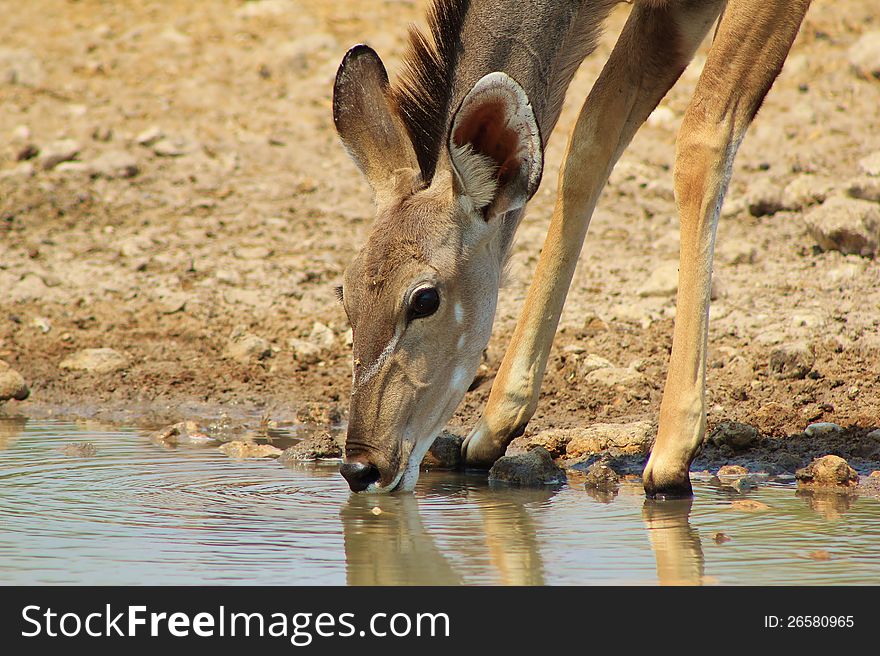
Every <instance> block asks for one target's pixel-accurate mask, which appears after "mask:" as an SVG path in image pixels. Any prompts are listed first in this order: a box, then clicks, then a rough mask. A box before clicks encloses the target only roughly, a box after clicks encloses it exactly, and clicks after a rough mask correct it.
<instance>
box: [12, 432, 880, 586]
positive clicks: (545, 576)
mask: <svg viewBox="0 0 880 656" xmlns="http://www.w3.org/2000/svg"><path fill="white" fill-rule="evenodd" d="M81 442H90V443H91V444H93V445H94V446H95V447H96V448H97V453H96V454H95V455H94V456H92V457H71V456H68V455H64V454H63V453H62V451H61V449H62V448H63V447H64V445H66V444H69V443H81ZM695 487H696V490H695V491H696V498H695V499H694V501H693V503H692V504H691V503H689V502H665V503H654V502H648V501H646V500H645V499H644V498H643V495H642V491H641V487H640V486H638V485H637V484H627V485H624V486H623V487H622V488H621V490H620V493H619V494H618V495H617V496H616V497H615V498H614V499H613V500H612V501H610V502H608V499H601V498H594V497H592V496H590V495H589V494H588V493H587V492H585V491H584V490H583V489H578V487H576V486H566V487H563V488H562V489H559V490H555V491H554V490H541V491H534V490H511V489H501V490H499V489H492V488H490V487H489V486H488V485H487V484H486V482H485V475H483V476H479V475H467V474H454V473H448V472H436V473H429V474H423V477H422V480H420V482H419V486H418V488H417V490H416V493H415V494H414V495H395V496H390V497H386V496H383V497H373V496H364V495H351V494H350V493H349V492H348V490H347V488H346V486H345V484H344V481H343V480H342V479H341V477H340V476H339V475H338V474H337V472H336V466H335V465H334V464H327V465H314V466H302V467H297V468H285V467H282V466H281V465H279V464H278V463H277V462H275V461H273V460H245V461H237V460H232V459H230V458H228V457H227V456H225V455H224V454H222V453H220V452H219V451H217V450H216V449H215V448H194V447H190V448H185V447H181V448H178V449H167V448H163V447H160V446H157V445H155V444H153V443H151V442H150V441H149V440H148V439H147V438H146V437H145V436H144V435H143V434H141V433H139V432H137V431H135V430H126V429H119V428H112V429H109V428H106V427H95V426H87V425H84V426H78V425H75V424H68V423H55V422H44V421H41V422H27V423H26V424H25V423H24V422H23V421H21V420H11V419H6V420H3V419H0V583H2V584H77V583H78V584H145V583H149V584H200V583H203V584H212V583H241V584H346V583H349V584H456V583H468V584H475V583H476V584H499V583H503V584H657V583H662V584H668V583H674V584H701V583H702V584H758V585H765V584H777V583H780V584H874V585H877V584H880V501H878V500H876V499H870V498H859V499H857V500H850V501H849V502H846V501H844V500H842V499H840V498H835V497H830V498H804V497H798V496H796V494H795V492H794V489H793V488H792V487H783V486H777V487H773V486H765V487H762V488H760V489H759V490H757V491H755V492H753V493H750V494H749V495H748V497H747V498H748V499H749V500H754V501H758V502H761V503H764V504H766V505H767V506H769V508H768V509H765V510H758V511H746V510H737V509H734V508H733V507H732V503H731V497H728V496H725V495H723V494H721V493H720V492H718V491H717V490H716V489H715V488H712V487H710V486H709V485H707V484H705V483H703V484H697V485H696V486H695ZM719 533H723V534H724V536H727V537H728V538H729V541H725V538H724V537H721V536H718V537H717V539H716V536H717V534H719Z"/></svg>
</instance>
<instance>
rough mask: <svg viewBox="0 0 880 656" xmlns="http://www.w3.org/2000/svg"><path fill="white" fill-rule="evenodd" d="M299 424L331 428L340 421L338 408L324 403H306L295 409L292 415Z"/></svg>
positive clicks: (340, 416)
mask: <svg viewBox="0 0 880 656" xmlns="http://www.w3.org/2000/svg"><path fill="white" fill-rule="evenodd" d="M294 417H295V418H296V421H297V422H299V423H300V424H320V425H323V426H332V425H335V424H338V423H340V422H341V421H342V413H341V412H340V411H339V408H337V407H335V406H332V405H328V404H326V403H306V404H305V405H302V406H300V407H299V408H297V410H296V413H295V414H294Z"/></svg>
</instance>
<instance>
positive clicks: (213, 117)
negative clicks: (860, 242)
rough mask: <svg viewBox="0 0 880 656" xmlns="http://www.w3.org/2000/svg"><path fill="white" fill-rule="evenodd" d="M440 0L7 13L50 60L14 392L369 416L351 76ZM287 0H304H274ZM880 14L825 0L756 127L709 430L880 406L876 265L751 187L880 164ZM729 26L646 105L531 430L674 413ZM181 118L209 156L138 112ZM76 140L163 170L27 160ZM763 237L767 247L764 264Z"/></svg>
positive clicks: (8, 281)
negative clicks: (261, 347) (809, 352)
mask: <svg viewBox="0 0 880 656" xmlns="http://www.w3.org/2000/svg"><path fill="white" fill-rule="evenodd" d="M425 4H426V3H425V2H424V1H418V2H399V1H391V0H386V1H383V2H374V1H370V2H364V1H360V0H358V1H353V0H347V1H346V2H341V1H337V0H320V1H319V0H314V1H305V0H303V1H301V2H283V1H279V0H271V2H268V3H266V2H263V3H245V2H234V1H223V2H217V1H216V0H211V1H210V2H208V1H207V0H192V1H187V2H180V1H175V2H143V3H124V4H120V3H106V2H98V1H97V0H81V1H79V2H74V1H71V2H63V3H62V2H57V1H50V0H32V1H31V2H27V3H23V4H21V6H20V7H18V8H17V9H16V11H14V12H7V14H8V15H7V16H6V17H5V19H4V21H3V24H2V25H0V43H3V44H4V48H11V49H23V50H26V51H29V52H30V53H31V54H32V55H33V56H35V57H36V58H37V59H38V60H39V63H40V65H41V68H42V73H41V74H37V75H36V76H35V77H34V78H33V79H30V80H28V79H25V80H23V82H24V83H18V84H9V83H5V82H3V83H2V86H0V99H2V103H0V135H3V139H2V140H0V146H2V151H0V358H2V359H4V360H6V361H7V362H9V364H11V365H12V366H13V367H14V368H15V369H17V370H18V371H20V372H21V373H22V374H23V375H24V376H25V378H26V379H27V381H28V382H29V384H30V386H31V389H32V394H31V398H30V400H28V401H26V402H24V403H20V404H16V403H13V402H10V404H9V405H8V406H7V408H6V410H7V412H21V413H24V414H27V415H30V416H46V415H56V416H68V417H70V416H87V417H101V418H104V419H111V420H116V421H127V422H135V423H140V424H158V423H170V422H172V421H177V420H180V419H186V418H189V417H191V416H216V415H218V414H220V413H221V412H226V413H228V414H237V415H240V416H244V417H248V416H249V417H260V416H266V415H268V416H270V417H272V418H274V419H276V420H279V421H283V420H292V419H293V418H294V417H296V416H297V411H298V410H300V411H301V409H302V408H303V407H306V406H307V404H317V405H311V406H308V407H310V408H311V410H310V411H309V412H312V414H314V410H315V409H316V408H317V410H318V412H319V414H320V413H324V414H325V415H333V414H334V413H335V412H336V411H338V412H341V413H342V414H343V416H344V413H345V412H346V407H345V400H346V398H347V393H348V386H349V376H350V360H349V358H350V354H349V348H348V347H347V346H346V344H345V333H346V331H347V328H348V327H347V325H346V320H345V315H344V313H343V311H342V309H341V307H340V306H339V305H338V304H337V303H336V302H335V300H334V294H333V287H334V286H335V285H337V284H339V283H340V281H341V275H342V272H343V270H344V267H345V266H346V264H347V263H348V261H349V260H350V259H351V258H352V256H353V254H354V253H355V250H356V248H357V247H358V245H359V244H360V243H362V242H363V240H364V239H365V236H366V234H367V231H368V230H369V227H370V223H371V219H372V215H373V209H372V206H371V199H370V193H369V190H368V188H367V185H366V184H365V182H364V181H363V180H362V179H361V178H360V176H359V175H358V173H357V171H356V169H355V167H354V165H353V164H352V163H351V162H350V161H349V160H348V159H347V157H346V155H345V153H344V152H343V149H342V147H341V146H340V145H339V143H338V141H337V138H336V135H335V132H334V130H333V125H332V121H331V117H330V98H331V85H332V80H333V76H334V73H335V69H336V66H337V64H338V62H339V60H340V59H341V57H342V55H343V53H344V52H345V50H346V48H347V47H348V46H349V45H351V44H352V43H355V42H358V41H360V40H366V41H367V42H369V43H371V44H372V45H374V47H376V48H377V49H378V50H379V51H380V53H381V54H382V55H383V57H384V58H385V60H386V63H387V64H388V65H389V69H390V70H391V72H392V74H394V72H395V71H396V65H397V63H398V62H399V58H400V55H401V53H402V50H403V45H404V38H403V36H404V33H405V26H406V25H407V24H408V23H409V22H411V21H420V20H421V16H422V13H423V7H424V5H425ZM273 7H275V8H279V9H281V11H280V12H279V13H273V12H271V11H265V9H266V8H269V9H271V8H273ZM255 8H256V10H255ZM261 8H262V9H263V10H264V11H260V9H261ZM626 11H627V9H626V7H622V8H621V9H620V11H618V12H616V13H615V14H614V15H613V17H612V20H611V22H610V24H609V29H608V33H607V34H606V36H605V37H604V38H603V40H602V42H601V45H600V47H599V49H598V51H597V53H596V55H594V56H593V57H592V58H591V59H590V60H588V61H587V62H586V63H585V64H584V66H583V67H582V69H581V71H580V72H579V74H578V76H577V78H576V80H575V82H574V83H573V85H572V87H571V90H570V93H569V103H568V106H567V109H566V111H565V112H564V114H563V116H562V118H561V120H560V122H559V125H558V127H557V131H556V135H555V136H554V138H553V140H552V142H551V143H550V144H549V149H548V154H547V169H546V173H545V176H544V179H545V183H544V185H543V186H542V188H541V189H540V191H539V192H538V194H537V196H536V197H535V199H534V200H533V202H532V203H531V205H530V209H529V213H528V216H527V217H526V219H525V220H524V223H523V225H522V228H521V230H520V233H519V236H518V240H517V244H516V246H515V251H514V254H513V257H512V261H511V266H510V275H509V283H508V284H507V286H506V288H505V289H503V290H502V299H501V302H500V305H499V310H498V315H497V322H496V330H495V336H494V337H493V339H492V342H491V344H490V348H489V350H488V356H487V365H488V368H489V372H490V375H489V376H488V377H487V378H486V380H485V381H484V382H483V383H482V384H481V385H480V386H479V387H478V388H477V389H475V390H474V391H472V392H470V393H469V394H468V395H467V397H466V399H465V401H464V402H463V404H462V406H461V407H460V409H459V411H458V413H457V414H456V416H455V418H454V420H453V424H455V425H460V426H466V425H468V424H470V423H472V422H473V421H474V420H475V419H476V417H477V416H478V412H479V410H480V408H481V407H482V404H483V403H484V401H485V398H486V396H487V394H488V390H489V387H490V380H491V372H492V371H494V369H495V368H496V367H497V365H498V363H499V361H500V357H501V355H502V353H503V349H504V346H505V344H506V342H507V339H508V337H509V335H510V333H511V330H512V328H513V325H514V322H515V319H516V316H517V314H518V308H519V306H520V304H521V302H522V300H523V298H524V295H525V290H526V288H527V284H528V280H529V276H530V273H531V271H532V269H533V268H534V265H535V263H536V260H537V256H538V254H539V252H540V248H541V242H542V239H543V234H544V232H545V230H546V225H547V222H548V218H549V214H550V210H551V208H552V202H553V196H554V185H553V181H554V180H555V177H556V172H557V171H558V167H559V161H560V158H561V154H562V148H563V146H564V142H565V134H566V133H567V132H568V130H569V129H570V127H571V126H572V124H573V121H574V119H575V117H576V114H577V110H578V107H579V104H580V101H581V99H582V98H584V97H585V96H586V93H587V91H588V90H589V88H590V86H591V84H592V81H593V80H594V79H595V77H596V75H597V74H598V72H599V70H600V68H601V65H602V63H603V62H604V59H605V57H606V56H607V54H608V52H609V51H610V48H611V45H612V44H613V39H614V36H615V35H616V34H617V32H618V31H619V29H620V27H621V25H622V23H623V19H624V18H625V15H626ZM249 13H250V14H258V15H248V14H249ZM878 24H880V19H878V15H877V10H876V6H875V3H874V2H873V1H872V0H842V1H840V0H834V1H833V2H832V1H831V0H825V1H822V0H818V1H817V2H815V3H814V6H813V7H812V9H811V10H810V13H809V15H808V17H807V19H806V22H805V25H804V27H803V29H802V31H801V33H800V35H799V37H798V40H797V42H796V44H795V47H794V49H793V52H792V56H791V58H790V60H789V62H788V64H787V66H786V69H785V70H784V71H783V74H782V76H781V77H780V79H779V81H778V83H777V84H776V86H775V87H774V88H773V90H772V91H771V93H770V94H769V96H768V97H767V99H766V101H765V103H764V106H763V108H762V110H761V112H760V114H759V116H758V118H757V120H756V123H755V125H754V127H753V129H752V131H751V132H750V135H749V136H748V137H747V138H746V140H745V142H744V143H743V146H742V148H741V150H740V154H739V156H738V158H737V162H736V167H735V172H734V176H733V182H732V184H731V189H730V192H729V194H728V198H727V202H726V207H725V210H724V215H723V217H722V220H721V224H720V227H719V231H718V247H717V252H718V257H717V262H716V266H715V273H716V276H717V281H718V292H719V297H718V299H717V300H716V302H715V304H714V307H713V310H712V317H713V320H712V323H711V328H710V352H709V361H710V366H711V368H710V370H709V423H710V427H711V426H713V425H715V424H717V423H718V422H721V421H725V420H736V421H742V422H746V423H750V424H752V425H755V426H756V427H758V429H759V430H760V431H761V433H762V434H764V435H767V436H784V435H787V434H790V433H798V432H800V431H802V430H803V428H804V427H805V426H806V425H807V424H808V423H810V422H812V421H833V422H836V423H838V424H841V425H843V426H854V427H857V428H858V429H859V430H855V431H852V432H850V433H849V435H851V436H852V439H853V440H855V441H859V440H861V437H862V436H863V435H864V433H865V432H866V429H869V428H874V427H876V426H878V425H880V359H878V353H880V338H878V336H877V335H876V329H877V326H878V320H880V315H878V312H877V307H878V304H880V286H878V278H880V270H878V267H877V264H876V262H875V261H873V260H870V259H865V258H862V257H858V256H844V255H841V254H840V253H837V252H820V251H819V250H818V249H817V248H815V247H814V244H815V242H814V241H813V240H812V239H811V238H810V237H809V236H808V234H807V232H806V229H805V227H804V225H803V223H802V220H801V213H800V212H795V211H781V212H777V213H776V214H773V215H772V216H763V217H760V218H756V217H753V216H751V215H750V214H749V212H748V210H747V209H746V207H745V199H746V198H747V196H748V194H749V193H750V190H751V191H754V190H755V189H759V188H760V186H761V185H771V186H773V187H775V188H782V187H784V186H785V185H786V184H788V183H789V182H790V181H791V180H793V179H794V178H795V177H796V176H798V175H803V174H804V173H811V174H814V175H816V176H821V177H824V178H828V179H829V180H830V181H831V183H832V185H833V187H834V188H836V189H845V188H846V183H847V182H848V181H849V180H850V179H852V178H853V177H855V176H856V175H857V173H858V170H857V162H858V160H859V159H860V158H862V157H864V156H866V155H868V154H869V153H872V152H876V151H878V150H880V113H878V111H877V108H878V107H880V81H877V80H865V79H860V78H859V77H857V76H856V75H854V74H853V72H852V71H851V70H850V67H849V64H848V61H847V56H846V53H847V49H848V47H849V46H850V45H851V44H852V43H853V42H854V41H855V40H856V39H857V38H858V37H859V36H860V35H861V34H862V33H863V32H866V31H869V30H876V29H878ZM707 48H708V43H707V44H705V45H704V47H703V49H702V50H701V52H700V54H699V55H698V57H697V60H696V65H694V66H692V67H691V68H689V69H688V71H686V72H685V74H684V76H683V77H682V79H681V80H680V82H679V83H678V85H677V86H676V87H675V89H674V90H673V91H672V93H671V94H670V96H669V97H668V98H667V99H666V100H665V101H664V102H663V106H664V107H666V108H668V109H669V110H670V111H671V114H669V113H667V117H669V119H668V120H665V119H664V118H663V116H662V115H660V114H658V115H657V120H655V121H653V123H652V124H649V125H646V126H645V127H644V128H643V130H642V131H641V132H640V134H639V135H638V136H637V138H636V139H635V141H634V143H633V145H632V147H631V148H630V149H629V151H628V152H627V153H626V154H625V155H624V157H623V159H622V161H621V164H620V166H619V167H618V170H617V171H616V172H615V173H614V175H613V176H612V179H611V182H610V183H609V185H608V187H607V188H606V190H605V192H604V195H603V198H602V200H601V202H600V205H599V209H598V211H597V213H596V216H595V217H594V220H593V224H592V226H591V229H590V233H591V234H590V236H589V237H588V240H587V245H586V246H585V248H584V253H583V256H582V260H581V265H580V268H579V270H578V273H577V274H576V278H575V281H574V284H573V286H572V290H571V294H570V297H569V301H568V304H567V306H566V309H565V312H564V314H563V317H562V322H561V327H560V332H559V335H558V338H557V340H556V345H555V348H554V351H553V353H552V355H551V361H550V364H549V367H548V372H547V377H546V380H545V382H544V387H543V396H542V400H541V405H540V408H539V410H538V413H537V415H536V416H535V418H534V419H533V420H532V423H531V424H530V427H529V430H530V431H534V430H540V429H542V428H548V427H559V428H565V427H571V426H577V425H585V424H589V423H591V422H596V421H608V420H618V421H619V420H637V419H649V420H651V421H654V420H655V418H656V416H657V412H658V407H659V402H660V394H661V390H662V385H663V380H664V376H665V373H666V363H667V358H668V355H669V350H670V345H671V334H672V322H673V313H674V297H673V296H662V297H658V298H642V297H640V296H639V295H638V290H639V288H640V287H641V285H642V284H643V283H644V281H645V280H646V279H647V277H648V275H649V273H650V272H651V271H652V270H653V269H654V268H656V266H657V265H658V264H660V263H662V262H664V261H669V260H672V259H674V258H675V257H676V256H677V245H678V241H677V239H678V238H677V218H676V215H675V208H674V203H673V201H672V183H671V167H672V164H673V159H674V136H675V130H676V129H677V125H678V122H679V120H680V118H681V115H682V113H683V111H684V109H685V107H686V104H687V102H688V98H689V96H690V93H691V92H692V90H693V88H694V85H695V82H696V75H697V72H698V70H699V62H700V61H702V60H703V59H704V57H705V52H706V50H707ZM19 82H22V80H19ZM19 126H26V127H27V128H28V130H29V131H30V138H29V139H23V138H22V132H23V131H22V130H21V129H20V128H19ZM154 126H155V127H158V128H159V129H160V130H161V131H162V132H163V133H164V134H165V135H166V136H167V137H168V138H169V139H170V140H171V141H172V142H176V143H177V144H178V146H179V147H180V150H181V151H182V153H181V154H179V155H177V156H158V155H156V154H154V152H153V149H152V148H151V147H147V146H143V145H139V144H138V143H137V142H136V137H137V135H139V134H141V133H142V132H143V131H144V130H147V129H149V128H151V127H154ZM17 128H19V129H18V130H17ZM111 133H112V134H111ZM108 136H109V139H108ZM13 137H15V138H17V139H18V141H16V140H15V139H14V138H13ZM61 138H71V139H75V140H76V141H78V142H79V144H80V145H81V151H80V154H79V156H78V160H80V161H82V162H91V161H94V160H95V159H96V158H97V157H98V156H99V155H101V154H103V153H105V152H108V151H119V150H121V151H125V152H127V153H129V154H130V155H133V156H134V157H135V158H136V159H137V163H138V166H139V173H138V174H137V175H136V176H134V177H132V178H115V179H105V178H91V177H90V176H89V175H88V174H87V173H83V172H81V171H75V170H74V171H71V170H66V171H65V170H59V169H55V170H51V171H42V170H39V168H38V170H37V171H36V172H34V173H33V175H27V174H26V173H23V172H22V166H26V163H25V164H24V165H23V164H22V162H19V161H17V160H16V157H17V156H18V155H19V153H22V152H23V150H25V149H24V146H25V145H27V143H32V144H33V145H35V146H36V147H37V148H40V147H42V146H44V145H45V144H47V143H49V142H52V141H56V140H58V139H61ZM25 142H27V143H25ZM24 154H26V153H24ZM63 168H65V167H62V169H63ZM74 168H76V167H74ZM748 245H750V246H752V247H754V249H755V250H756V258H755V261H754V262H752V263H749V262H745V263H743V262H741V260H742V259H743V258H742V257H741V253H742V252H743V249H744V247H746V246H748ZM738 256H739V257H738ZM746 259H748V258H746ZM738 260H740V262H739V263H734V262H737V261H738ZM41 319H42V320H46V321H47V322H48V323H47V324H46V323H45V322H43V324H42V326H43V327H42V328H41V327H40V326H39V325H38V324H40V323H41V321H40V320H41ZM315 321H320V322H322V323H324V324H326V325H327V326H329V327H330V329H331V330H332V331H333V333H334V335H335V342H334V346H332V347H331V348H329V349H328V350H326V351H325V352H324V353H323V355H322V356H321V357H320V358H319V359H318V361H317V362H314V363H311V364H304V363H302V362H298V361H297V360H295V359H294V357H293V355H292V352H291V348H290V346H289V340H290V339H291V338H308V336H309V334H310V333H311V331H312V326H313V323H314V322H315ZM46 327H49V330H48V332H44V329H45V328H46ZM239 327H243V328H244V329H245V330H246V331H248V332H251V333H254V334H256V335H258V336H259V337H262V338H264V339H265V340H268V342H269V343H270V345H271V346H272V347H273V351H274V352H273V354H272V357H269V358H264V359H262V360H257V359H255V360H253V361H249V362H245V363H241V362H239V361H236V360H233V359H230V358H228V357H226V356H225V355H224V352H225V351H226V348H227V346H228V342H229V337H230V334H231V333H232V332H233V330H235V329H236V328H239ZM774 341H781V342H783V343H787V342H794V341H806V342H808V343H810V344H811V345H812V346H813V348H814V349H815V352H816V363H815V366H814V369H813V372H812V373H811V374H810V376H808V377H806V378H804V379H801V380H778V379H776V378H774V377H773V376H772V374H770V373H769V372H768V361H769V355H770V351H771V350H772V349H773V348H774V346H773V342H774ZM575 346H580V347H583V348H584V349H585V351H586V352H587V353H595V354H598V355H600V356H602V357H604V358H607V359H608V360H610V361H612V362H613V363H614V364H616V365H619V366H624V367H626V366H630V365H632V366H634V367H635V368H637V369H638V370H639V371H641V372H642V373H643V374H644V375H645V377H646V380H647V383H646V385H645V386H644V389H641V390H640V391H638V392H633V390H629V389H627V390H624V391H608V390H604V389H599V388H597V387H594V386H591V385H588V384H586V383H585V382H584V381H583V380H582V379H581V378H580V377H579V376H577V374H576V364H575V363H574V362H573V360H574V359H575V358H574V355H573V353H572V347H575ZM93 347H111V348H115V349H117V350H119V351H122V352H124V353H125V354H126V355H127V356H129V358H130V364H129V365H128V366H127V367H126V368H124V369H123V370H121V371H119V372H116V373H111V374H102V375H97V374H90V373H83V372H77V371H69V370H64V369H61V368H59V364H60V362H61V361H62V360H63V359H64V358H65V357H67V356H68V355H70V354H72V353H74V352H76V351H78V350H80V349H83V348H93ZM300 418H302V412H300ZM866 455H871V454H866Z"/></svg>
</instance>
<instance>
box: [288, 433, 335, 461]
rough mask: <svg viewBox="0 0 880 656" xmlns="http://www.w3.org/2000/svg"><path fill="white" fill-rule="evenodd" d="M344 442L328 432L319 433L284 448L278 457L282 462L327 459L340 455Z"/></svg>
mask: <svg viewBox="0 0 880 656" xmlns="http://www.w3.org/2000/svg"><path fill="white" fill-rule="evenodd" d="M343 449H344V444H341V443H340V440H339V439H336V438H334V437H333V436H332V435H331V434H330V433H320V434H318V435H312V436H311V437H307V438H305V439H303V440H300V441H299V442H297V443H296V444H294V445H293V446H291V447H289V448H287V449H285V450H284V452H283V453H282V454H281V457H280V458H279V462H281V463H282V464H284V463H287V462H304V461H310V460H329V459H339V458H341V457H342V452H343Z"/></svg>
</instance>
